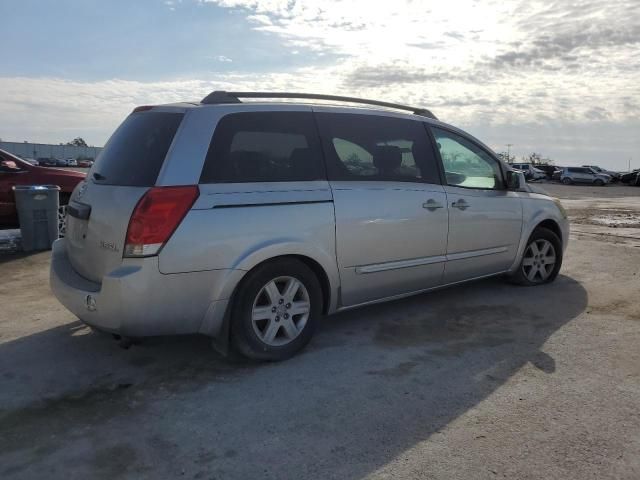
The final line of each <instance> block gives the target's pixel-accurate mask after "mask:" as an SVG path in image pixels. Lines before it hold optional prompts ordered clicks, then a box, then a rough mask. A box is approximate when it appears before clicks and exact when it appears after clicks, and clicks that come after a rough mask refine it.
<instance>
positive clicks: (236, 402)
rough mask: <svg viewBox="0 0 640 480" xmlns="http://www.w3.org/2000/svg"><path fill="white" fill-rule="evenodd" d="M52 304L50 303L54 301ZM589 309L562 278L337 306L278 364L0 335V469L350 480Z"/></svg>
mask: <svg viewBox="0 0 640 480" xmlns="http://www.w3.org/2000/svg"><path fill="white" fill-rule="evenodd" d="M52 301H53V300H52ZM586 305H587V293H586V291H585V289H584V288H583V287H582V286H581V285H580V284H579V283H578V282H576V281H574V280H573V279H571V278H569V277H566V276H560V277H559V278H558V279H557V280H556V282H555V283H554V284H551V285H545V286H541V287H536V288H522V287H515V286H511V285H508V284H505V283H504V282H502V281H501V280H499V279H495V280H487V281H483V282H475V283H472V284H468V285H464V286H459V287H456V288H451V289H447V290H442V291H437V292H432V293H429V294H424V295H419V296H416V297H412V298H409V299H405V300H399V301H394V302H391V303H386V304H381V305H376V306H371V307H367V308H362V309H358V310H353V311H349V312H344V313H340V314H337V315H334V316H332V317H328V318H326V319H325V321H324V324H323V326H322V329H321V331H320V332H319V333H318V335H317V336H316V337H315V338H314V340H313V341H312V343H311V345H310V346H309V347H308V348H307V349H306V350H305V351H304V352H303V353H301V354H300V355H298V356H296V357H294V358H292V359H290V360H288V361H286V362H282V363H277V364H255V363H251V362H247V361H244V360H240V359H237V358H227V359H225V358H222V357H220V356H219V355H218V354H216V353H215V352H214V351H212V350H211V348H210V342H209V341H208V339H206V338H202V337H197V336H196V337H194V336H189V337H172V338H154V339H149V340H147V341H145V342H144V343H142V344H141V345H134V346H132V347H131V348H130V349H128V350H123V349H121V348H119V347H118V345H117V342H115V341H113V340H112V339H111V338H109V336H107V335H104V334H99V333H95V332H92V331H91V330H90V329H88V328H87V327H84V326H83V325H82V324H81V323H80V322H70V323H68V324H65V325H62V326H60V327H57V328H52V329H49V330H45V331H43V332H41V333H37V334H33V335H30V336H26V337H22V338H19V339H16V340H13V341H9V342H6V343H4V344H1V345H0V382H1V384H2V388H1V389H0V465H1V466H0V476H3V477H9V476H15V477H16V478H21V477H24V478H33V477H38V476H40V477H43V476H46V477H47V478H56V477H58V476H60V477H65V478H66V477H67V476H68V475H67V474H68V473H69V472H73V473H74V474H75V475H76V476H78V477H79V478H140V477H145V478H161V477H163V478H167V477H170V476H182V475H185V476H186V478H257V477H260V478H265V477H266V478H279V479H281V478H292V479H299V478H342V479H358V478H362V477H364V476H366V475H369V474H371V473H372V472H375V471H377V470H379V469H380V468H382V467H384V466H385V465H386V464H387V463H389V462H390V461H392V460H394V459H396V458H397V457H398V456H399V455H401V454H402V452H404V451H406V450H407V449H409V448H411V447H412V446H414V445H416V444H418V443H419V442H421V441H424V440H426V439H428V438H430V437H431V436H432V435H434V434H435V433H438V432H440V431H441V430H442V429H444V428H446V426H447V425H448V424H449V423H450V422H452V421H453V420H454V419H456V418H457V417H458V416H460V415H462V414H463V413H465V412H466V411H468V410H469V409H471V408H473V407H474V406H476V405H478V403H480V402H481V401H483V400H484V399H485V398H486V397H487V396H488V395H490V394H491V393H492V392H494V391H495V390H496V389H497V388H498V387H500V386H501V385H503V384H504V383H505V382H506V381H507V380H508V379H509V378H510V377H511V376H512V375H514V373H516V372H518V371H519V370H520V369H521V368H522V367H523V366H525V365H527V364H529V363H530V364H531V365H533V367H535V371H536V372H541V373H542V374H553V372H554V371H555V369H556V365H555V361H554V359H553V358H552V357H550V356H549V355H547V354H546V353H544V351H543V350H544V343H545V341H546V340H547V339H548V338H549V337H550V336H551V335H552V334H553V333H554V332H556V331H557V330H558V329H560V328H561V327H562V326H563V325H564V324H566V323H567V322H569V321H571V320H572V319H574V318H575V317H577V316H578V315H579V314H580V313H582V312H583V311H584V310H585V308H586Z"/></svg>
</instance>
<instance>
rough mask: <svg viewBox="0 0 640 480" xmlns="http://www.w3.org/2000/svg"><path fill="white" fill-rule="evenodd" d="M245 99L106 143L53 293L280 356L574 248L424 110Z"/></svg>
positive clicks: (530, 200) (151, 123) (517, 182)
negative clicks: (402, 304) (433, 294)
mask: <svg viewBox="0 0 640 480" xmlns="http://www.w3.org/2000/svg"><path fill="white" fill-rule="evenodd" d="M249 95H251V94H249ZM276 95H278V94H274V95H271V96H274V97H275V96H276ZM243 96H245V95H243V94H242V95H241V94H231V93H227V92H214V93H212V94H211V95H209V96H207V97H206V98H205V99H203V101H202V102H201V103H200V104H176V105H163V106H156V107H139V108H136V109H134V111H133V112H132V113H131V115H129V116H128V117H127V118H126V119H125V120H124V122H123V123H122V125H121V126H120V127H119V128H118V129H117V130H116V131H115V133H114V134H113V136H112V137H111V138H110V140H109V141H108V142H107V144H106V146H105V147H104V149H103V150H102V152H101V154H100V157H99V158H98V160H97V162H96V164H95V165H94V166H93V168H92V174H91V175H90V177H88V178H87V180H86V181H85V182H82V184H81V185H80V186H78V188H77V189H76V191H75V192H74V193H73V195H72V197H71V201H70V203H69V207H68V217H67V234H66V236H65V238H63V239H61V240H58V241H56V242H55V243H54V247H53V252H52V259H51V276H50V279H51V286H52V290H53V292H54V294H55V295H56V297H57V298H58V300H59V301H60V302H61V303H62V304H63V305H64V306H65V307H67V308H68V309H69V310H70V311H71V312H73V313H74V314H75V315H77V316H78V317H79V318H80V319H81V320H82V321H83V322H85V323H87V324H89V325H92V326H94V327H95V328H96V329H98V330H104V331H107V332H111V333H115V334H120V335H124V336H130V337H138V336H148V335H175V334H191V333H200V334H205V335H209V336H212V337H216V338H217V339H218V342H219V343H218V344H220V343H223V342H226V340H227V339H228V338H229V336H230V339H231V342H232V343H233V345H234V346H235V347H236V348H237V350H238V351H240V352H241V353H242V354H244V355H246V356H248V357H251V358H255V359H259V360H281V359H284V358H287V357H289V356H291V355H293V354H294V353H295V352H297V351H298V350H300V349H301V348H302V347H304V345H305V344H307V343H308V342H309V340H310V339H311V336H312V335H313V333H314V330H315V328H316V327H317V325H318V323H319V321H320V320H321V316H322V315H323V314H331V313H335V312H338V311H342V310H346V309H349V308H354V307H357V306H361V305H366V304H372V303H378V302H383V301H387V300H393V299H397V298H399V297H404V296H408V295H413V294H417V293H421V292H424V291H427V290H431V289H434V288H440V287H443V286H446V285H453V284H457V283H459V282H463V281H469V280H473V279H479V278H484V277H488V276H493V275H503V274H506V275H509V276H510V277H511V278H512V280H513V281H514V282H517V283H520V284H523V285H541V284H545V283H548V282H551V281H553V280H554V278H555V277H556V275H557V274H558V271H559V269H560V266H561V263H562V255H563V252H564V250H565V247H566V245H567V242H568V240H569V222H568V219H567V215H566V212H565V211H564V210H563V208H562V206H561V205H560V203H559V201H558V200H557V199H553V198H551V197H549V196H547V195H546V194H543V193H539V192H534V191H533V190H532V189H531V188H530V187H529V186H528V185H527V184H526V182H521V178H522V177H523V174H522V172H516V171H514V170H512V169H510V168H509V166H508V165H506V164H504V163H502V162H501V161H500V160H499V158H498V157H497V155H496V154H495V153H494V152H493V151H491V150H490V149H489V148H488V147H487V146H485V145H484V144H483V143H482V142H480V141H479V140H477V139H475V138H474V137H472V136H471V135H469V134H467V133H465V132H464V131H462V130H460V129H459V128H456V127H454V126H451V125H447V124H445V123H443V122H440V121H437V120H436V119H435V117H434V116H433V114H431V112H429V111H428V110H426V109H421V108H415V107H408V106H402V105H395V104H388V103H385V106H387V107H390V106H391V107H392V108H395V109H396V110H408V111H409V112H411V113H404V114H403V113H398V112H397V111H389V110H388V109H387V110H383V109H380V108H378V109H375V108H372V107H369V108H354V107H346V106H344V104H343V105H342V106H335V105H332V106H330V105H318V104H309V103H300V102H297V103H292V102H289V103H278V102H271V103H269V102H264V103H263V102H261V103H259V104H254V103H253V102H249V103H242V102H241V101H240V98H242V97H243ZM253 96H254V97H261V98H265V97H266V98H269V97H270V94H268V93H255V94H253ZM280 96H285V97H288V98H304V99H306V100H309V99H322V100H327V99H329V100H333V101H342V102H350V103H354V102H359V103H365V104H371V101H366V100H357V99H353V98H346V97H328V98H327V96H326V95H309V94H286V95H284V94H280ZM460 293H461V294H464V290H462V291H461V292H460Z"/></svg>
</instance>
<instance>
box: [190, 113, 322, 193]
mask: <svg viewBox="0 0 640 480" xmlns="http://www.w3.org/2000/svg"><path fill="white" fill-rule="evenodd" d="M325 177H326V176H325V173H324V168H323V164H322V154H321V151H320V140H319V139H318V134H317V131H316V126H315V122H314V120H313V114H312V113H311V112H242V113H232V114H229V115H226V116H224V117H223V118H222V119H221V120H220V122H219V123H218V125H217V126H216V131H215V132H214V134H213V138H212V140H211V145H210V146H209V151H208V152H207V158H206V160H205V164H204V168H203V170H202V175H201V177H200V183H235V182H293V181H304V180H318V179H322V178H325Z"/></svg>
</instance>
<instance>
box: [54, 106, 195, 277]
mask: <svg viewBox="0 0 640 480" xmlns="http://www.w3.org/2000/svg"><path fill="white" fill-rule="evenodd" d="M183 117H184V113H183V111H177V110H174V111H167V110H166V109H163V110H160V111H154V110H153V109H144V110H142V111H137V110H134V113H132V114H131V115H129V116H128V117H127V119H126V120H125V121H124V122H123V123H122V125H120V127H118V129H117V130H116V131H115V133H114V134H113V135H112V136H111V138H110V139H109V141H108V142H107V144H106V145H105V147H104V149H103V150H102V152H101V153H100V155H99V157H98V159H97V160H96V163H95V164H94V165H93V167H92V168H91V170H90V172H89V175H88V176H87V179H86V181H84V182H81V183H80V184H79V185H78V186H77V187H76V189H75V191H74V193H73V195H72V197H71V201H70V203H69V207H68V209H67V233H66V239H67V240H66V248H67V254H68V256H69V259H70V261H71V264H72V266H73V268H74V269H75V270H76V272H78V273H79V274H80V275H82V276H83V277H85V278H87V279H89V280H91V281H94V282H101V281H102V277H103V276H104V275H105V274H107V273H109V272H110V271H112V270H113V269H115V268H117V267H118V266H119V265H121V264H122V254H123V249H124V242H125V237H126V234H127V227H128V225H129V219H130V218H131V214H132V212H133V210H134V209H135V207H136V205H137V203H138V202H139V201H140V199H141V198H142V196H143V195H144V194H145V193H146V192H147V191H148V190H149V189H150V188H151V187H152V186H153V185H154V184H155V182H156V179H157V177H158V174H159V172H160V169H161V168H162V164H163V163H164V160H165V157H166V156H167V152H168V151H169V147H170V146H171V143H172V141H173V139H174V137H175V134H176V131H177V130H178V127H179V125H180V122H181V121H182V118H183Z"/></svg>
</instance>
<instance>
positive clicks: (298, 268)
mask: <svg viewBox="0 0 640 480" xmlns="http://www.w3.org/2000/svg"><path fill="white" fill-rule="evenodd" d="M321 315H322V289H321V287H320V283H319V281H318V279H317V277H316V275H315V274H314V273H313V271H312V270H311V269H310V268H309V267H307V266H306V265H305V264H304V263H303V262H301V261H299V260H296V259H293V258H285V259H280V260H274V261H271V262H267V263H264V264H262V265H259V266H258V267H256V268H255V269H254V270H252V271H251V272H249V273H248V274H247V276H246V277H245V279H243V281H242V283H241V285H240V286H239V287H238V291H237V294H236V296H235V300H234V304H233V310H232V317H231V339H232V342H233V345H234V346H235V347H236V349H237V350H238V351H239V352H240V353H242V354H243V355H244V356H246V357H248V358H251V359H254V360H267V361H279V360H285V359H287V358H289V357H291V356H292V355H294V354H295V353H297V352H298V351H300V350H301V349H302V348H304V346H305V345H306V344H307V343H309V341H310V340H311V337H312V336H313V333H314V332H315V329H316V326H317V324H318V321H319V319H320V316H321Z"/></svg>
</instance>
